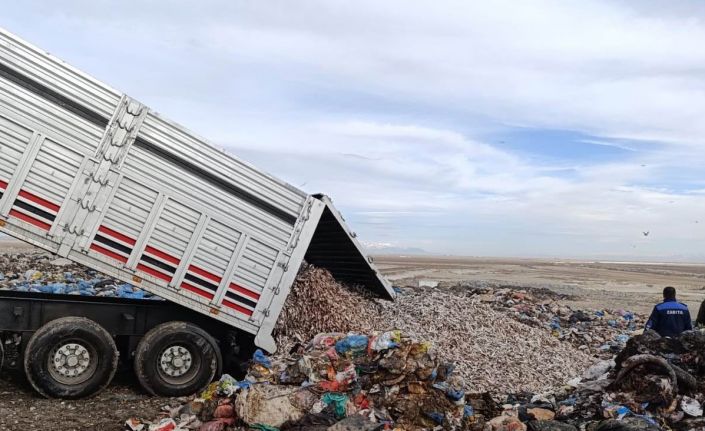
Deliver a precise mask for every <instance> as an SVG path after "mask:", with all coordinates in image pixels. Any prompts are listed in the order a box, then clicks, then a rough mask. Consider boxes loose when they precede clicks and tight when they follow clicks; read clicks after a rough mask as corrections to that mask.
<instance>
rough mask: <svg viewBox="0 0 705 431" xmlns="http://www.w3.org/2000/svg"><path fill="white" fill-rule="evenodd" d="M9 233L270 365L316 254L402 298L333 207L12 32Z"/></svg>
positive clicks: (0, 111)
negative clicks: (244, 344)
mask: <svg viewBox="0 0 705 431" xmlns="http://www.w3.org/2000/svg"><path fill="white" fill-rule="evenodd" d="M321 220H324V222H323V223H321ZM0 228H1V229H2V230H3V231H4V232H6V233H8V234H10V235H13V236H15V237H17V238H20V239H22V240H25V241H28V242H30V243H32V244H34V245H37V246H40V247H42V248H44V249H47V250H50V251H52V252H54V253H57V254H59V255H62V256H66V257H68V258H70V259H72V260H75V261H77V262H79V263H82V264H84V265H87V266H89V267H92V268H94V269H96V270H99V271H101V272H104V273H106V274H108V275H110V276H113V277H116V278H119V279H121V280H124V281H126V282H130V283H132V284H135V285H137V286H139V287H141V288H143V289H145V290H148V291H150V292H152V293H154V294H156V295H159V296H161V297H163V298H165V299H168V300H170V301H174V302H176V303H177V304H179V305H182V306H185V307H188V308H190V309H192V310H196V311H199V312H201V313H203V314H206V315H208V316H210V317H212V318H215V319H218V320H221V321H222V322H225V323H227V324H229V325H231V326H233V327H235V328H238V329H241V330H244V331H247V332H249V333H252V334H256V342H257V344H258V345H259V346H260V347H262V348H264V349H266V350H269V351H273V350H275V348H276V346H275V345H274V341H273V339H272V337H271V332H272V329H273V327H274V324H275V323H276V320H277V317H278V316H279V313H280V311H281V308H282V307H283V304H284V301H285V299H286V296H287V295H288V292H289V289H290V287H291V285H292V283H293V281H294V278H295V276H296V273H297V271H298V268H299V267H300V264H301V262H302V261H303V259H304V258H305V257H306V256H307V253H308V255H309V257H310V259H311V260H312V261H313V262H315V263H317V264H319V265H321V266H325V267H330V269H331V271H332V272H333V273H334V275H337V276H340V278H341V279H344V280H345V281H348V282H354V283H360V284H365V285H367V286H369V287H370V288H371V289H375V290H377V291H378V292H380V293H381V294H382V295H385V296H390V297H393V291H392V290H391V288H390V286H389V285H388V283H387V282H386V281H385V280H384V279H383V278H382V277H380V275H379V274H378V273H377V271H376V270H375V268H374V267H373V265H372V264H371V261H370V260H369V259H368V258H367V257H366V256H364V253H363V252H362V249H361V247H360V246H359V244H358V243H357V240H356V239H355V235H354V234H353V233H352V232H350V231H349V229H348V228H347V226H345V223H344V221H343V219H342V216H340V215H339V213H338V212H337V211H336V210H335V208H333V206H332V202H331V201H330V200H329V199H328V198H326V197H323V196H309V195H307V194H306V193H304V192H302V191H300V190H298V189H296V188H294V187H292V186H290V185H288V184H286V183H284V182H282V181H279V180H277V179H275V178H273V177H271V176H270V175H267V174H265V173H263V172H261V171H260V170H258V169H256V168H254V167H253V166H251V165H249V164H248V163H246V162H243V161H241V160H239V159H237V158H235V157H232V156H230V155H228V154H226V153H224V152H223V151H221V150H219V149H217V148H215V147H213V146H211V145H210V144H208V143H207V142H206V141H205V140H203V139H201V138H199V137H198V136H196V135H194V134H192V133H190V132H189V131H187V130H185V129H184V128H182V127H180V126H178V125H176V124H174V123H172V122H170V121H168V120H166V119H164V118H163V117H161V116H160V115H158V114H156V113H154V112H152V111H150V110H149V109H148V108H147V107H146V106H144V105H142V104H141V103H139V102H137V101H136V100H134V99H132V98H130V97H128V96H126V95H123V94H120V93H119V92H117V91H115V90H113V89H111V88H110V87H108V86H106V85H104V84H102V83H100V82H99V81H97V80H95V79H93V78H90V77H88V76H86V75H85V74H83V73H81V72H79V71H77V70H75V69H73V68H71V67H70V66H67V65H66V64H64V63H63V62H61V61H59V60H57V59H55V58H54V57H52V56H50V55H48V54H45V53H43V52H41V50H39V49H37V48H35V47H33V46H31V45H29V44H27V43H26V42H24V41H22V40H20V39H19V38H17V37H15V36H13V35H11V34H9V33H7V32H5V31H3V30H0ZM312 241H313V244H314V245H313V246H312V247H311V249H310V250H309V245H311V244H312ZM336 243H337V245H336Z"/></svg>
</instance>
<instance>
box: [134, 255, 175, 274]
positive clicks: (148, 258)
mask: <svg viewBox="0 0 705 431" xmlns="http://www.w3.org/2000/svg"><path fill="white" fill-rule="evenodd" d="M140 260H141V261H144V262H147V263H149V264H150V265H154V266H156V267H158V268H161V269H163V270H165V271H167V272H170V273H172V274H173V273H175V272H176V268H174V267H173V266H171V265H167V264H166V263H164V262H162V261H159V260H157V259H155V258H153V257H151V256H147V255H146V254H143V255H142V257H141V258H140Z"/></svg>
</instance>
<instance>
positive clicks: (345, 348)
mask: <svg viewBox="0 0 705 431" xmlns="http://www.w3.org/2000/svg"><path fill="white" fill-rule="evenodd" d="M453 368H454V367H453V365H452V364H450V363H446V362H443V361H442V360H441V359H439V358H438V356H437V355H436V353H435V352H434V350H433V349H432V347H431V345H430V344H429V343H426V342H422V341H416V340H414V339H412V338H409V337H408V336H407V335H406V334H404V333H402V332H400V331H390V332H383V333H372V334H369V335H363V334H352V333H351V334H339V333H338V334H319V335H317V336H316V337H314V338H313V339H312V340H311V341H310V342H308V343H307V345H306V346H305V347H302V348H300V349H299V350H298V352H296V353H295V354H293V355H291V356H288V357H286V358H276V359H275V358H268V357H266V356H265V355H263V354H262V352H261V351H258V352H256V353H255V355H254V357H253V360H252V363H251V365H250V367H249V371H248V374H247V377H246V378H245V379H244V380H243V381H237V380H235V379H233V378H232V377H230V376H228V375H224V376H223V377H222V378H221V379H220V381H219V382H216V383H213V384H211V386H210V387H208V388H207V389H206V390H205V391H204V392H203V393H201V394H200V396H199V397H198V398H195V399H193V400H192V401H190V402H188V403H186V404H184V405H182V406H179V407H176V408H171V409H169V411H168V415H167V417H165V418H162V419H160V420H156V421H154V422H153V423H151V424H150V423H148V422H142V421H141V420H139V419H137V418H133V419H130V420H128V421H127V424H126V427H127V428H128V429H130V430H132V431H138V430H144V431H157V430H158V431H165V430H174V431H179V430H200V431H221V430H224V429H226V428H227V429H258V430H275V429H276V430H282V431H285V430H327V429H331V430H346V429H350V430H377V429H398V430H417V429H418V430H420V429H433V428H435V427H438V426H441V427H445V428H446V429H471V428H470V427H471V425H472V423H473V420H474V419H473V418H474V417H475V413H474V408H473V406H472V404H469V403H466V397H465V391H464V389H463V388H464V386H465V384H464V382H463V381H462V379H461V378H460V377H459V376H457V375H456V374H455V373H454V370H453Z"/></svg>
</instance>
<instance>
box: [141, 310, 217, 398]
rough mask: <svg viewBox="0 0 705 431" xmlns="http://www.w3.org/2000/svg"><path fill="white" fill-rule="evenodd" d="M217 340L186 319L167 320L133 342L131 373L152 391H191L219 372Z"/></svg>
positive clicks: (166, 393) (169, 393)
mask: <svg viewBox="0 0 705 431" xmlns="http://www.w3.org/2000/svg"><path fill="white" fill-rule="evenodd" d="M222 362H223V360H222V357H221V354H220V348H219V347H218V343H217V342H216V341H215V339H214V338H213V337H211V336H210V335H209V334H208V333H207V332H206V331H204V330H203V329H201V328H199V327H198V326H196V325H194V324H192V323H188V322H167V323H162V324H161V325H158V326H155V327H154V328H152V329H151V330H150V331H149V332H147V334H145V336H144V337H142V340H141V341H140V343H139V344H138V345H137V350H136V351H135V374H136V375H137V380H139V382H140V385H142V387H143V388H144V390H146V391H147V392H149V393H150V394H152V395H162V396H169V397H180V396H184V395H192V394H194V393H196V392H198V391H200V390H202V389H204V388H205V387H206V386H208V384H209V383H210V382H211V381H213V378H214V377H215V376H216V375H219V374H220V373H221V368H222Z"/></svg>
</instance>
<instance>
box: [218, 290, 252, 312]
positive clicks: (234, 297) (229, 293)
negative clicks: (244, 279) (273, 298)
mask: <svg viewBox="0 0 705 431" xmlns="http://www.w3.org/2000/svg"><path fill="white" fill-rule="evenodd" d="M225 296H227V297H228V298H230V299H232V300H233V301H237V302H239V303H240V304H245V305H247V306H248V307H252V308H255V307H257V303H256V302H255V301H253V300H251V299H247V298H245V297H244V296H240V295H238V294H237V293H235V292H232V291H230V290H229V291H227V292H226V293H225Z"/></svg>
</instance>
